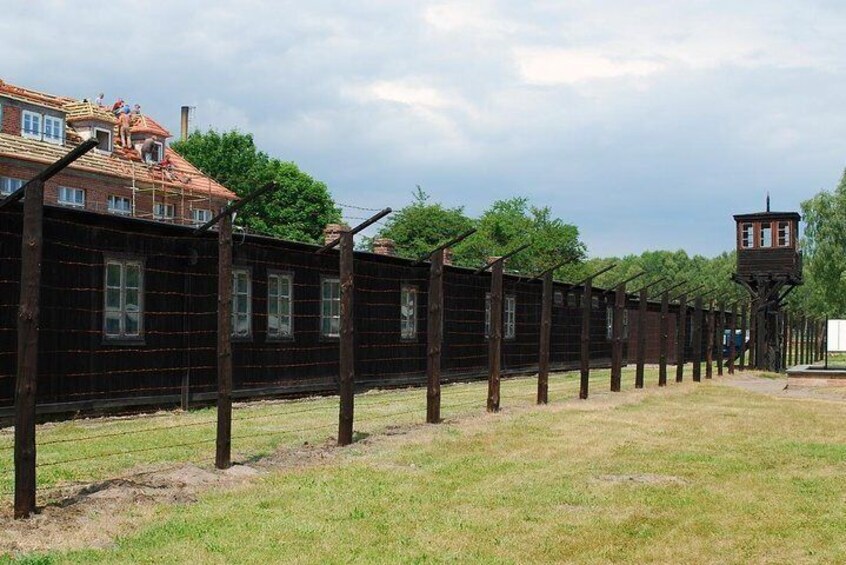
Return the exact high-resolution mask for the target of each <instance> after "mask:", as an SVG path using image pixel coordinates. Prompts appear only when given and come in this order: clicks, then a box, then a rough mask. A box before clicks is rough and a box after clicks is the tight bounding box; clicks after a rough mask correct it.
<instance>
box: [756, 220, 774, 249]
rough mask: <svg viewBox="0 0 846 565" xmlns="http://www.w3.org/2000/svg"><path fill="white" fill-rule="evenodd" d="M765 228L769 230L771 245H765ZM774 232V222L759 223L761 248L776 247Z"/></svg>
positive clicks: (759, 243)
mask: <svg viewBox="0 0 846 565" xmlns="http://www.w3.org/2000/svg"><path fill="white" fill-rule="evenodd" d="M765 230H768V232H769V234H770V242H769V245H764V233H765ZM774 235H775V234H774V233H773V224H772V222H761V223H760V224H758V247H759V248H760V249H772V248H773V247H775V245H774V244H775V238H774Z"/></svg>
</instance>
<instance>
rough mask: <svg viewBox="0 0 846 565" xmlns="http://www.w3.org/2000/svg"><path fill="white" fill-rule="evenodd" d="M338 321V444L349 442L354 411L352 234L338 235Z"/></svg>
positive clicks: (346, 232) (350, 441)
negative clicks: (339, 301)
mask: <svg viewBox="0 0 846 565" xmlns="http://www.w3.org/2000/svg"><path fill="white" fill-rule="evenodd" d="M340 239H341V243H340V252H341V253H340V265H339V270H340V277H339V278H340V283H341V320H340V325H341V327H340V350H339V359H338V371H339V372H340V383H339V385H340V386H339V392H340V410H339V414H338V445H349V444H351V443H352V441H353V420H354V416H353V414H354V411H355V390H354V387H355V322H354V320H353V293H354V292H355V287H354V275H353V233H352V231H350V230H344V231H342V232H341V234H340Z"/></svg>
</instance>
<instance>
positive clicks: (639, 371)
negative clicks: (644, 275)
mask: <svg viewBox="0 0 846 565" xmlns="http://www.w3.org/2000/svg"><path fill="white" fill-rule="evenodd" d="M664 280H666V277H661V278H659V279H657V280H654V281H652V282H651V283H649V284H647V285H645V286H642V287H640V288H639V289H638V290H637V291H636V294H637V295H638V304H637V359H636V364H637V365H636V367H635V388H643V373H644V366H645V365H646V316H647V310H648V306H649V305H648V301H649V289H650V288H652V287H653V286H655V285H656V284H658V283H661V282H663V281H664ZM659 339H660V337H659Z"/></svg>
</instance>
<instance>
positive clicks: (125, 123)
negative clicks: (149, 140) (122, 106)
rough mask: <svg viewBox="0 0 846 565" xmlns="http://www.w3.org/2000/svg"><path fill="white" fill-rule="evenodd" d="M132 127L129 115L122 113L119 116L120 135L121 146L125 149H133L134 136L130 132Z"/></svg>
mask: <svg viewBox="0 0 846 565" xmlns="http://www.w3.org/2000/svg"><path fill="white" fill-rule="evenodd" d="M131 125H132V121H131V120H130V118H129V114H128V113H126V112H121V113H120V115H119V116H118V133H119V134H120V144H121V145H123V146H124V148H128V147H132V136H131V135H130V132H129V127H130V126H131Z"/></svg>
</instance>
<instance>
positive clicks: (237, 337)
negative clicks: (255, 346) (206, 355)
mask: <svg viewBox="0 0 846 565" xmlns="http://www.w3.org/2000/svg"><path fill="white" fill-rule="evenodd" d="M240 274H246V275H247V312H246V319H247V333H245V334H239V333H237V327H238V324H237V320H238V316H241V315H244V314H243V313H242V312H238V310H237V306H238V300H237V298H238V294H239V293H238V275H240ZM231 320H232V322H231V323H232V333H231V337H232V340H233V341H250V340H252V339H253V270H252V269H251V268H250V267H242V266H234V267H233V268H232V312H231Z"/></svg>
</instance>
